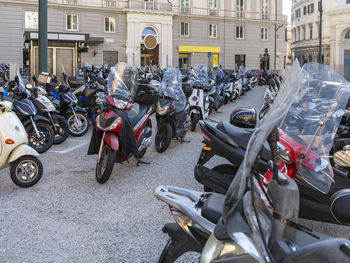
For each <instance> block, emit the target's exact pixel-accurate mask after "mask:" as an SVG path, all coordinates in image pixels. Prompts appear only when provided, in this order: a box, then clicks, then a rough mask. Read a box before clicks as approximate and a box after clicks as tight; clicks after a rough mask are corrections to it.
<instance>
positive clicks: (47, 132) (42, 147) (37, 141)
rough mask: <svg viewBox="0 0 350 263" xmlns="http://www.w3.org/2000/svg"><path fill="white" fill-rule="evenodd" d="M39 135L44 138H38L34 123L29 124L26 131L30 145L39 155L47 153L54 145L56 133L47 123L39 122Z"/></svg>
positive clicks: (37, 125) (37, 123) (37, 124)
mask: <svg viewBox="0 0 350 263" xmlns="http://www.w3.org/2000/svg"><path fill="white" fill-rule="evenodd" d="M35 125H36V127H37V129H38V131H39V133H40V134H41V135H42V136H44V138H38V137H37V135H36V132H35V130H34V127H33V125H32V123H29V124H28V125H27V126H26V127H25V130H26V132H27V133H28V145H29V146H30V147H32V148H33V149H34V150H36V151H37V152H38V153H43V152H46V151H47V150H48V149H50V147H51V146H52V144H53V140H54V137H55V133H54V131H53V130H52V128H51V126H50V125H48V124H46V123H45V122H41V121H38V122H36V123H35Z"/></svg>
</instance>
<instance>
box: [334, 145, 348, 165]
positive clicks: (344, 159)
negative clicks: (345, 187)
mask: <svg viewBox="0 0 350 263" xmlns="http://www.w3.org/2000/svg"><path fill="white" fill-rule="evenodd" d="M334 163H335V164H336V165H339V166H341V167H350V145H346V146H344V148H343V150H342V151H337V152H335V153H334Z"/></svg>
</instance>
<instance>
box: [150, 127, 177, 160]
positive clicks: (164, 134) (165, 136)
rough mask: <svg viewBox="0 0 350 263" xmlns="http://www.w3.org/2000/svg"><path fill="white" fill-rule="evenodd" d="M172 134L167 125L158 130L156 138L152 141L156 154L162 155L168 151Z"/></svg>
mask: <svg viewBox="0 0 350 263" xmlns="http://www.w3.org/2000/svg"><path fill="white" fill-rule="evenodd" d="M172 133H173V131H172V128H171V126H170V124H169V123H167V124H165V125H162V126H160V127H159V128H158V131H157V134H156V138H155V140H154V143H155V147H156V151H157V152H159V153H162V152H164V151H165V150H166V149H168V147H169V145H170V142H171V138H172Z"/></svg>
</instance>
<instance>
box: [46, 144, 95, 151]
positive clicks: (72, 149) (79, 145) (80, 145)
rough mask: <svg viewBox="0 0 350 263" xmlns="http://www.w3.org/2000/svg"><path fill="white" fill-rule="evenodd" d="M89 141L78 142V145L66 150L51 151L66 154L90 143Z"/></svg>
mask: <svg viewBox="0 0 350 263" xmlns="http://www.w3.org/2000/svg"><path fill="white" fill-rule="evenodd" d="M88 143H89V142H84V143H81V144H78V145H75V146H74V147H71V148H68V149H65V150H62V151H54V150H50V151H49V152H52V153H61V154H64V153H69V152H71V151H74V150H75V149H78V148H80V147H82V146H84V145H86V144H88Z"/></svg>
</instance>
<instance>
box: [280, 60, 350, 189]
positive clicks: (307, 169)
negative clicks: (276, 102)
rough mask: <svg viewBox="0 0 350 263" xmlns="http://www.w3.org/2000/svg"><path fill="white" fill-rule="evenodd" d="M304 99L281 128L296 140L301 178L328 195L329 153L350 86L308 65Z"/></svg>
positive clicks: (324, 69) (333, 74) (325, 70)
mask: <svg viewBox="0 0 350 263" xmlns="http://www.w3.org/2000/svg"><path fill="white" fill-rule="evenodd" d="M303 70H304V71H305V72H306V73H307V74H308V83H307V87H306V88H307V89H306V90H304V91H303V92H304V93H305V94H304V96H302V97H300V98H299V99H298V100H296V101H294V103H293V104H292V106H291V107H290V109H289V111H288V114H287V115H286V117H285V120H284V121H283V123H282V125H281V129H282V130H283V131H285V132H286V133H287V136H289V137H291V138H292V139H294V140H295V141H296V145H297V146H296V147H295V149H294V154H295V160H296V164H297V168H298V173H299V175H300V176H301V177H302V178H303V179H304V180H305V182H307V183H308V184H310V185H311V186H312V187H314V188H316V189H317V190H319V191H320V192H322V193H324V194H327V193H328V191H329V189H330V186H331V184H332V183H333V169H332V167H331V165H330V162H329V158H328V156H329V152H330V150H331V148H332V146H333V142H334V137H335V134H336V132H337V130H338V127H339V125H340V121H341V119H342V116H343V114H344V112H345V107H346V104H347V102H348V99H349V83H347V82H346V80H345V79H344V78H343V77H342V76H341V75H340V74H338V73H337V72H335V71H333V70H330V69H329V68H327V67H326V66H321V65H319V64H316V63H311V64H307V65H305V66H304V67H303Z"/></svg>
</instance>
